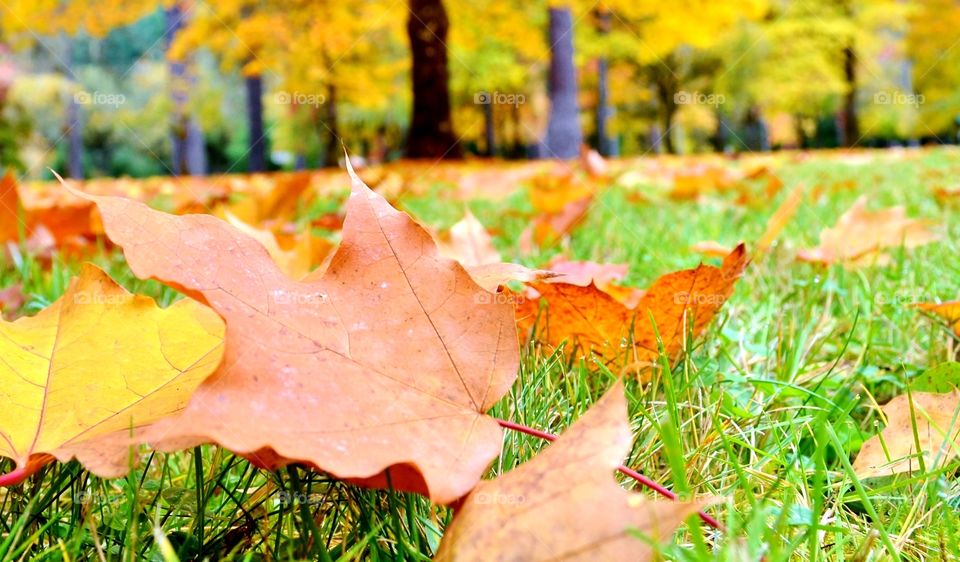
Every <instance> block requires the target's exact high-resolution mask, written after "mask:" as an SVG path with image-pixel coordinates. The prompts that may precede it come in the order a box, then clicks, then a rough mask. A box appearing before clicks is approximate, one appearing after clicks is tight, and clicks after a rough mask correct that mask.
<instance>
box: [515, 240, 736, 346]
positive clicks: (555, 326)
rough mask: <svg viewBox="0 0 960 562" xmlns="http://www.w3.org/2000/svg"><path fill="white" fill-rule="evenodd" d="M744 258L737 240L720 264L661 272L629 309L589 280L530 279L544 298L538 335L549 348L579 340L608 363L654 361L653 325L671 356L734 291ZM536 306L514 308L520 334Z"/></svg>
mask: <svg viewBox="0 0 960 562" xmlns="http://www.w3.org/2000/svg"><path fill="white" fill-rule="evenodd" d="M748 262H749V258H748V256H747V253H746V248H745V247H744V245H743V244H741V245H739V246H737V248H736V249H735V250H734V251H733V252H731V253H730V254H729V255H728V256H727V257H726V258H725V259H724V261H723V265H722V266H721V267H719V268H717V267H713V266H710V265H703V264H701V265H699V266H698V267H696V268H694V269H687V270H683V271H677V272H674V273H669V274H667V275H664V276H662V277H660V278H659V279H657V280H656V281H655V282H654V283H653V285H651V286H650V288H649V289H647V291H646V292H645V293H644V295H643V297H642V298H641V299H640V302H639V304H638V305H637V306H636V308H634V309H629V308H627V307H626V306H624V305H623V304H621V303H620V302H617V300H615V299H614V298H613V297H612V296H610V295H608V294H606V293H604V292H603V291H601V290H600V289H598V288H597V287H596V285H594V284H590V285H588V286H586V287H580V286H577V285H571V284H565V283H535V284H533V287H534V288H535V289H536V291H537V292H538V293H540V295H541V297H540V298H541V299H543V300H545V301H546V302H547V311H546V313H545V314H544V315H543V317H542V320H543V323H542V326H541V328H540V329H539V333H538V338H539V339H540V340H541V341H542V342H544V343H546V344H548V345H550V346H552V347H558V346H559V345H560V344H561V343H563V342H564V341H570V342H571V343H578V344H579V346H580V347H581V348H582V350H583V351H584V352H589V353H593V354H595V355H597V356H598V357H599V358H600V359H601V360H602V361H603V362H604V363H605V364H608V365H609V364H612V363H615V362H617V361H618V360H622V361H621V362H628V363H634V362H637V361H654V360H656V358H657V357H659V350H658V345H657V339H656V332H655V331H654V329H653V325H654V324H655V325H656V327H657V330H658V331H659V334H660V337H661V338H662V340H663V345H664V348H665V351H666V354H667V355H668V356H669V357H674V356H675V355H676V354H677V353H678V352H679V351H680V350H681V349H682V347H683V344H684V340H685V337H686V334H687V332H688V331H689V332H692V333H693V334H694V336H696V335H699V334H701V333H702V332H703V331H704V330H705V329H706V327H707V325H708V324H709V323H710V321H711V320H712V319H713V317H714V316H715V315H716V314H717V312H718V311H719V310H720V308H721V307H722V306H723V304H724V303H725V302H726V300H727V298H729V297H730V295H731V294H732V293H733V289H734V286H735V284H736V282H737V280H738V279H739V278H740V276H741V275H742V274H743V271H744V269H745V268H746V266H747V263H748ZM537 309H538V303H537V301H536V300H533V301H529V302H523V303H521V305H520V306H518V308H517V322H518V326H519V328H520V330H521V334H526V333H530V332H531V331H532V327H533V324H534V322H535V320H536V318H537V314H538V310H537ZM651 317H652V322H653V324H652V323H651ZM631 324H632V325H633V331H632V332H631V331H630V326H631ZM631 340H632V344H633V345H632V346H631V345H630V342H631Z"/></svg>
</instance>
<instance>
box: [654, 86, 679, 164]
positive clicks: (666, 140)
mask: <svg viewBox="0 0 960 562" xmlns="http://www.w3.org/2000/svg"><path fill="white" fill-rule="evenodd" d="M672 83H673V82H672V81H670V80H657V98H658V99H659V100H660V118H661V120H662V121H661V124H660V126H661V127H663V133H661V138H662V139H663V145H664V147H665V148H666V150H667V152H668V153H670V154H676V153H677V147H676V146H674V142H673V116H674V115H676V113H677V101H676V94H677V92H676V88H674V87H671V84H672Z"/></svg>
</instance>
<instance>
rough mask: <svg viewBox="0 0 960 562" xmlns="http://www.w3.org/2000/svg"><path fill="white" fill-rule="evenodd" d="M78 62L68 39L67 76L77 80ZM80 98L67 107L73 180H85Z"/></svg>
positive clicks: (68, 170)
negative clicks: (75, 73)
mask: <svg viewBox="0 0 960 562" xmlns="http://www.w3.org/2000/svg"><path fill="white" fill-rule="evenodd" d="M75 62H76V56H75V48H74V45H73V39H70V38H68V39H67V64H68V65H70V66H68V67H67V68H66V69H65V70H66V73H67V75H69V76H70V77H72V78H74V79H76V76H75V75H74V74H73V69H72V66H73V65H74V64H75ZM80 102H81V99H78V96H76V95H74V96H70V101H69V102H68V105H67V122H66V127H67V174H68V175H69V177H71V178H73V179H78V180H79V179H83V122H82V121H81V120H80Z"/></svg>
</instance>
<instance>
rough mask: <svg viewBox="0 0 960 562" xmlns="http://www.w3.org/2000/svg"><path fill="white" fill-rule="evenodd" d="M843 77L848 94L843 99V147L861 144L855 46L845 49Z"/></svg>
mask: <svg viewBox="0 0 960 562" xmlns="http://www.w3.org/2000/svg"><path fill="white" fill-rule="evenodd" d="M843 75H844V78H845V79H846V82H847V93H846V95H845V96H844V99H843V114H842V117H843V127H842V129H841V130H842V131H843V141H842V145H843V146H848V147H850V146H854V145H855V144H857V143H858V142H860V126H859V124H858V123H857V53H856V51H855V50H854V48H853V45H848V46H847V47H845V48H844V49H843Z"/></svg>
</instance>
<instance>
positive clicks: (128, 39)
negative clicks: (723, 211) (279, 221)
mask: <svg viewBox="0 0 960 562" xmlns="http://www.w3.org/2000/svg"><path fill="white" fill-rule="evenodd" d="M958 30H960V5H958V4H957V3H956V2H954V1H952V0H916V1H911V2H904V1H900V0H803V1H796V0H730V1H727V2H703V1H702V0H677V1H675V2H660V1H655V0H603V1H602V2H599V3H596V2H587V1H585V0H566V1H551V2H542V3H539V2H524V1H521V0H475V1H471V0H406V1H401V2H387V1H385V0H364V1H359V0H353V1H345V2H334V1H332V0H313V1H311V0H205V1H195V0H164V1H162V2H157V1H149V0H108V1H105V2H97V3H92V2H89V0H77V1H68V0H8V1H7V2H5V3H3V4H2V5H0V166H2V167H7V168H12V169H16V170H18V171H20V172H21V173H29V174H31V175H34V176H42V175H44V174H45V171H44V170H45V169H46V167H54V168H57V169H61V170H65V171H67V172H69V174H70V175H73V176H87V177H91V176H98V175H132V176H145V175H153V174H172V175H179V174H205V173H211V172H227V171H259V170H267V169H279V168H287V169H295V168H306V167H319V166H327V165H334V164H336V163H337V161H338V160H339V159H340V158H341V157H342V151H341V145H342V144H343V145H346V146H347V148H348V149H349V150H351V152H353V153H355V154H358V155H361V156H363V157H364V158H366V159H368V160H369V161H373V162H379V161H385V160H390V159H394V158H399V157H403V156H407V157H420V158H430V159H438V158H454V157H460V156H464V155H466V156H470V155H480V156H496V157H504V158H528V157H555V158H572V157H575V156H576V155H577V154H578V153H579V151H580V147H581V145H587V146H590V147H593V148H596V149H598V150H599V151H600V152H601V153H603V154H605V155H631V154H644V153H649V152H654V153H658V152H680V153H689V152H697V151H706V150H716V151H728V152H736V151H744V150H768V149H777V148H792V147H797V148H806V147H830V146H878V145H879V146H886V145H890V144H910V143H921V142H953V141H954V139H956V137H957V127H958V123H960V119H958V116H960V70H958V69H960V60H958V57H960V53H958V51H957V50H956V49H955V48H954V47H955V45H956V43H957V42H958V41H960V31H958Z"/></svg>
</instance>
